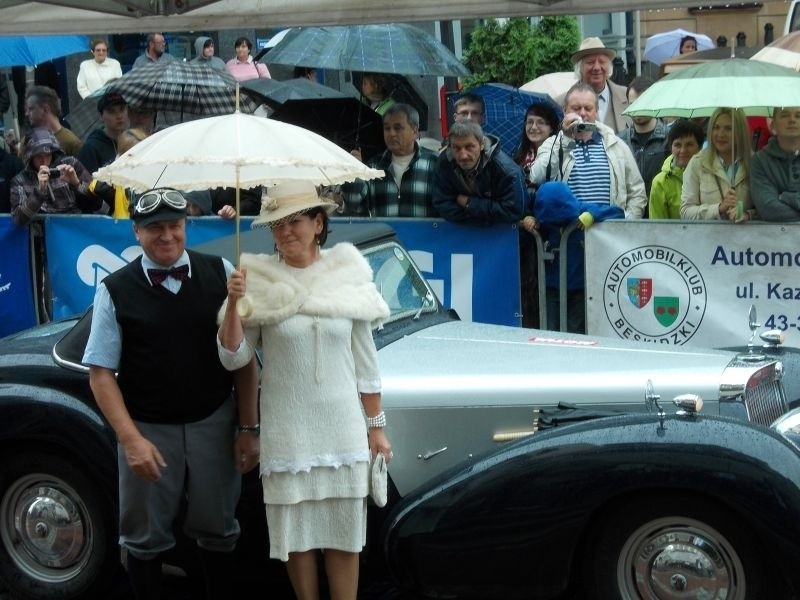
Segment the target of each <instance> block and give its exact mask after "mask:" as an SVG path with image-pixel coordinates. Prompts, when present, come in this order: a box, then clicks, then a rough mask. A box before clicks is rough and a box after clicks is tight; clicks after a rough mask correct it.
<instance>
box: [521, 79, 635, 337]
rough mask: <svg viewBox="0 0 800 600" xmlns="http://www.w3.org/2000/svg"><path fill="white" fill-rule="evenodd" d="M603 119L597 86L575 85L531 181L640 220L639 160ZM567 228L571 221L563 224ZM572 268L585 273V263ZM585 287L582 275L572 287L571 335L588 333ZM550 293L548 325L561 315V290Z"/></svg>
mask: <svg viewBox="0 0 800 600" xmlns="http://www.w3.org/2000/svg"><path fill="white" fill-rule="evenodd" d="M597 115H598V96H597V92H596V91H595V90H594V88H593V87H592V86H591V85H589V84H588V83H583V82H578V83H576V84H575V85H573V86H572V87H571V88H570V89H569V91H567V94H566V96H565V97H564V120H563V121H562V123H561V131H559V132H558V134H557V135H554V136H551V137H549V138H548V139H546V140H545V141H544V142H543V143H542V145H541V146H540V147H539V152H538V153H537V155H536V160H535V161H534V163H533V165H531V170H530V179H531V182H532V183H534V184H536V185H537V186H538V185H541V184H542V183H544V182H546V181H562V182H564V183H566V184H567V185H568V186H569V188H570V190H571V191H572V193H573V194H574V195H575V197H577V199H578V200H579V201H581V202H585V203H592V204H597V205H599V206H606V207H608V206H616V207H618V208H620V209H621V210H622V211H623V212H624V214H625V218H626V219H631V218H633V219H639V218H641V217H642V215H643V214H644V209H645V207H646V206H647V195H646V193H645V187H644V181H643V180H642V176H641V174H640V173H639V168H638V167H637V165H636V160H635V159H634V157H633V153H632V152H631V150H630V148H628V146H627V145H626V144H625V142H623V141H622V140H621V139H620V138H618V137H617V136H616V135H615V134H614V130H613V129H611V128H610V127H608V126H607V125H605V124H603V123H600V122H598V120H597ZM566 225H569V223H564V224H563V226H566ZM578 237H579V236H576V235H575V234H573V235H572V236H571V237H570V239H571V240H572V238H575V239H576V241H577V238H578ZM580 256H581V257H582V256H583V254H582V252H581V253H580ZM567 268H568V270H575V272H578V271H580V273H581V274H582V270H583V263H582V262H581V264H580V265H568V267H567ZM562 284H563V282H562ZM583 288H584V280H583V277H582V276H581V277H575V278H573V280H572V281H571V282H570V283H569V287H568V295H567V303H568V309H567V312H568V317H567V322H568V330H569V331H573V332H579V333H581V332H583V331H584V330H585V306H584V290H583ZM547 295H548V306H547V313H548V321H550V322H551V323H552V319H553V318H557V314H558V313H557V311H558V306H559V303H558V289H557V288H550V287H548V289H547ZM551 309H553V310H551ZM551 312H552V313H553V314H551Z"/></svg>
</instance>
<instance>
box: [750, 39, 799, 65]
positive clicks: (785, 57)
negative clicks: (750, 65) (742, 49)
mask: <svg viewBox="0 0 800 600" xmlns="http://www.w3.org/2000/svg"><path fill="white" fill-rule="evenodd" d="M750 60H760V61H761V62H767V63H772V64H773V65H780V66H782V67H787V68H789V69H794V70H795V71H800V31H793V32H792V33H789V34H787V35H784V36H783V37H779V38H778V39H777V40H775V41H774V42H772V43H771V44H769V45H768V46H764V47H763V48H762V49H761V50H759V51H758V52H756V53H755V54H753V56H751V57H750Z"/></svg>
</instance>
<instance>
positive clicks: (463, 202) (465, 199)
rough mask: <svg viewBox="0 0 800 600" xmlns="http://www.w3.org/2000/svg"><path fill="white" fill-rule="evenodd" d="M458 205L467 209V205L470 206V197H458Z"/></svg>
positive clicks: (460, 195) (462, 195) (461, 195)
mask: <svg viewBox="0 0 800 600" xmlns="http://www.w3.org/2000/svg"><path fill="white" fill-rule="evenodd" d="M456 203H457V204H458V205H459V206H460V207H461V208H467V204H469V196H465V195H464V194H459V195H458V196H456Z"/></svg>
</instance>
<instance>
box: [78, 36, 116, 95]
mask: <svg viewBox="0 0 800 600" xmlns="http://www.w3.org/2000/svg"><path fill="white" fill-rule="evenodd" d="M92 54H93V55H94V58H90V59H89V60H85V61H83V62H82V63H81V68H80V70H79V71H78V93H79V94H80V95H81V98H86V96H88V95H89V94H91V93H92V92H93V91H95V90H96V89H98V88H101V87H103V86H104V85H105V84H106V83H108V82H109V81H111V80H112V79H116V78H117V77H122V67H120V64H119V61H118V60H116V59H114V58H109V57H108V43H107V42H106V41H105V40H92Z"/></svg>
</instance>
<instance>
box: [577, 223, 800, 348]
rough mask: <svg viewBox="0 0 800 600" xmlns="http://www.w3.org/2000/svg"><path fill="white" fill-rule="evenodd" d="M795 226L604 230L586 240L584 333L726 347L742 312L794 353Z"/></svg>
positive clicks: (604, 226)
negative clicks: (753, 313)
mask: <svg viewBox="0 0 800 600" xmlns="http://www.w3.org/2000/svg"><path fill="white" fill-rule="evenodd" d="M798 235H800V223H783V224H778V223H746V224H740V225H736V224H732V223H728V222H724V221H649V220H641V221H634V220H631V221H605V222H603V223H598V224H596V225H594V226H593V227H592V228H591V229H589V230H588V231H587V232H586V240H585V244H586V245H585V253H586V311H587V323H588V329H589V333H590V334H595V335H607V336H613V337H620V338H626V339H633V340H641V341H646V342H653V343H657V344H671V345H684V344H685V345H693V346H706V347H714V348H721V347H729V346H734V345H742V344H743V342H745V341H746V340H747V339H748V337H749V335H750V330H749V328H748V325H747V323H748V312H749V309H750V306H751V305H753V306H755V307H756V310H757V314H758V320H759V322H760V323H761V324H762V325H763V326H764V327H767V328H769V329H780V330H782V331H783V332H784V333H785V335H786V343H787V344H788V345H791V346H798V345H800V333H798V329H799V328H800V277H799V276H798V275H800V251H798V246H797V239H798Z"/></svg>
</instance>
